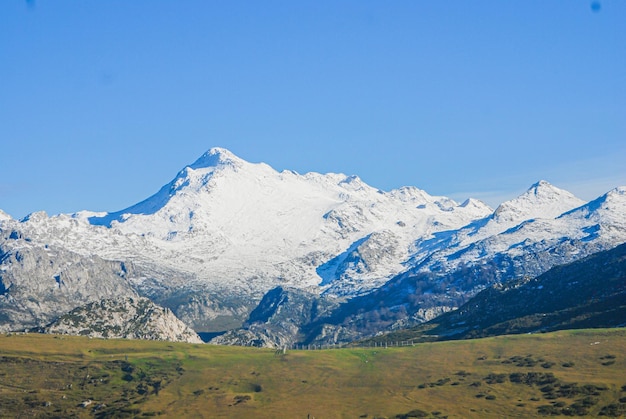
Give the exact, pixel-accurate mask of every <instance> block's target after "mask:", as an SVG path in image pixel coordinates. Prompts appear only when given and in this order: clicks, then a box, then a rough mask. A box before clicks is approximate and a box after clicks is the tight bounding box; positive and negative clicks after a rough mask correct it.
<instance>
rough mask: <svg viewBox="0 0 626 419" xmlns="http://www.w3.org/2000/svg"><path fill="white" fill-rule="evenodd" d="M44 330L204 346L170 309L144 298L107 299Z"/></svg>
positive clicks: (91, 304) (89, 305)
mask: <svg viewBox="0 0 626 419" xmlns="http://www.w3.org/2000/svg"><path fill="white" fill-rule="evenodd" d="M42 331H43V332H45V333H55V334H64V335H82V336H91V337H98V338H124V339H144V340H165V341H170V342H187V343H202V340H201V339H200V337H199V336H198V334H197V333H196V332H194V331H193V330H191V329H190V328H189V327H188V326H187V325H185V324H184V323H183V322H181V321H180V320H179V319H178V318H176V316H174V313H172V311H171V310H169V309H166V308H163V307H159V306H157V305H156V304H154V303H153V302H152V301H150V300H149V299H147V298H142V297H128V298H118V299H105V300H100V301H97V302H93V303H89V304H87V305H85V306H81V307H77V308H75V309H73V310H72V311H70V312H69V313H67V314H64V315H63V316H61V317H59V318H58V319H57V320H55V321H53V322H52V323H50V324H49V325H47V326H46V327H44V328H43V329H42Z"/></svg>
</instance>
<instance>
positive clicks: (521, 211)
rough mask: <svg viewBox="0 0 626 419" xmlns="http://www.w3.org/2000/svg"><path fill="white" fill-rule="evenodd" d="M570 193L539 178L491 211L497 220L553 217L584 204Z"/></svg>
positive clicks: (513, 220) (511, 220)
mask: <svg viewBox="0 0 626 419" xmlns="http://www.w3.org/2000/svg"><path fill="white" fill-rule="evenodd" d="M584 204H585V201H583V200H581V199H579V198H577V197H576V196H574V195H573V194H572V193H570V192H568V191H566V190H564V189H560V188H557V187H556V186H554V185H552V184H551V183H550V182H547V181H545V180H540V181H539V182H537V183H534V184H533V185H531V187H530V188H528V190H527V191H526V192H524V193H523V194H521V195H520V196H518V197H517V198H514V199H512V200H510V201H506V202H503V203H502V204H500V205H499V206H498V208H496V210H495V212H494V213H493V216H494V219H496V220H497V221H506V222H516V221H522V220H524V219H531V218H555V217H557V216H559V215H561V214H563V213H564V212H566V211H569V210H571V209H574V208H576V207H579V206H581V205H584Z"/></svg>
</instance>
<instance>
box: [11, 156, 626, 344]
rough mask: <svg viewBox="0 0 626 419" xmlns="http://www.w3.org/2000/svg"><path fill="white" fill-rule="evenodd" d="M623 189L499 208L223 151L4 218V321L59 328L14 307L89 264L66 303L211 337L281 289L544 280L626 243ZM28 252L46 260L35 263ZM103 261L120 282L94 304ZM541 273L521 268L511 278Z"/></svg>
mask: <svg viewBox="0 0 626 419" xmlns="http://www.w3.org/2000/svg"><path fill="white" fill-rule="evenodd" d="M624 191H625V188H618V189H616V190H614V191H612V192H610V193H609V194H607V195H605V196H604V197H601V198H599V199H598V200H596V201H592V202H591V203H588V204H586V203H585V202H584V201H582V200H580V199H578V198H576V197H575V196H573V195H572V194H570V193H569V192H566V191H563V190H561V189H558V188H556V187H554V186H552V185H550V184H549V183H548V182H545V181H541V182H538V183H537V184H535V185H532V186H531V188H530V189H529V190H528V191H527V192H526V193H524V194H523V195H521V196H520V197H518V198H516V199H513V200H511V201H508V202H505V203H503V204H502V205H500V206H499V207H498V208H497V209H496V210H495V211H493V210H492V209H491V208H489V207H488V206H487V205H485V204H484V203H482V202H480V201H477V200H474V199H468V200H467V201H466V202H464V203H462V204H458V203H456V202H454V201H453V200H451V199H449V198H446V197H437V196H431V195H429V194H427V193H426V192H425V191H422V190H420V189H417V188H415V187H404V188H400V189H397V190H392V191H389V192H385V191H381V190H378V189H376V188H373V187H371V186H369V185H367V184H365V183H364V182H363V181H362V180H361V179H359V178H358V177H357V176H347V175H343V174H333V173H330V174H319V173H307V174H303V175H301V174H298V173H295V172H293V171H283V172H278V171H276V170H274V169H272V168H271V167H269V166H268V165H266V164H263V163H249V162H246V161H244V160H242V159H240V158H238V157H237V156H235V155H233V154H232V153H230V152H229V151H227V150H224V149H220V148H214V149H211V150H209V151H208V152H207V153H205V154H204V155H203V156H201V157H200V158H199V159H198V160H196V161H195V162H194V163H193V164H191V165H189V166H187V167H185V168H184V169H183V170H181V171H180V172H179V173H178V174H177V175H176V177H175V178H174V179H173V180H172V181H171V182H170V183H168V184H167V185H165V186H163V187H162V188H161V189H160V190H159V191H158V192H157V193H155V194H154V195H152V196H151V197H149V198H147V199H145V200H144V201H142V202H140V203H138V204H136V205H133V206H131V207H129V208H126V209H124V210H121V211H116V212H113V213H96V212H90V211H81V212H77V213H74V214H60V215H55V216H52V217H49V216H48V215H47V214H45V213H42V212H40V213H34V214H31V215H29V216H28V217H26V218H24V219H22V220H14V219H12V218H11V217H9V216H8V215H6V214H4V213H2V212H0V233H2V234H0V239H1V240H0V280H1V281H0V284H1V285H0V320H2V319H6V320H2V321H3V322H4V323H5V324H12V323H11V322H17V323H16V324H17V325H19V326H26V325H27V326H29V327H33V326H42V325H44V324H46V323H48V322H49V321H50V316H52V315H53V314H51V313H56V314H54V315H57V314H58V312H59V311H60V310H61V308H60V307H61V306H55V307H54V309H53V308H52V307H49V306H47V305H46V304H44V306H43V308H41V307H39V308H38V309H37V310H39V311H37V310H35V311H33V309H32V308H30V309H27V312H28V313H30V314H29V315H30V320H28V319H29V317H28V316H29V315H27V314H24V313H22V314H20V315H17V314H16V313H13V312H11V310H15V308H14V306H15V304H14V302H15V299H17V300H19V301H22V299H23V298H24V297H25V296H26V295H27V294H28V292H30V290H31V289H34V288H37V289H38V290H39V291H38V292H39V293H40V294H41V295H42V297H37V298H44V297H43V295H44V294H45V293H46V292H48V294H49V295H57V294H58V293H59V292H61V293H63V292H66V291H65V289H64V288H63V287H62V286H61V285H62V284H60V283H59V281H58V280H57V279H58V278H63V275H66V276H67V275H68V274H69V272H72V269H75V266H77V265H80V266H83V267H84V270H83V271H81V272H82V274H81V275H82V276H81V281H80V284H81V286H83V287H86V289H88V290H90V291H88V292H85V293H84V294H80V295H81V296H80V297H77V294H76V293H74V294H71V295H70V294H67V295H66V294H63V295H65V297H63V298H65V300H63V301H68V299H69V300H71V299H76V306H78V305H83V304H87V303H90V302H93V301H98V300H99V299H101V298H114V297H117V296H121V297H123V296H129V293H137V294H139V295H142V296H147V297H149V298H150V299H152V300H153V301H155V302H156V303H157V304H159V305H161V306H164V307H168V308H171V309H172V310H173V311H174V313H175V314H176V315H177V316H178V317H179V318H180V319H181V320H183V321H184V322H186V323H187V324H189V325H191V326H192V327H193V328H194V329H195V330H196V331H200V332H209V331H219V330H225V329H231V328H234V327H237V326H238V325H241V324H242V322H243V321H244V320H245V319H246V318H247V316H248V314H249V313H250V312H251V311H252V310H253V309H254V308H255V306H256V304H257V303H258V302H259V301H261V298H262V297H263V295H264V294H265V293H266V292H268V291H270V290H271V289H275V288H276V287H285V289H293V290H302V291H303V293H304V294H303V295H309V294H310V295H316V296H327V297H328V298H332V299H334V298H351V297H355V296H359V295H360V296H365V295H367V294H368V293H370V292H372V291H373V290H378V289H383V288H384V287H383V288H380V287H382V286H383V285H384V284H386V283H387V282H388V281H390V280H393V279H394V278H402V277H406V276H407V275H409V276H410V275H414V274H416V273H419V272H431V273H436V274H448V273H450V272H453V271H458V270H459V269H461V268H467V267H468V266H475V265H477V264H478V265H480V264H483V263H487V262H489V263H491V264H492V265H494V266H496V265H497V263H495V262H494V261H497V260H507V261H508V262H507V263H509V264H513V265H515V264H518V265H519V266H521V264H523V262H524V260H527V259H528V258H531V259H532V258H535V259H537V260H540V262H541V263H536V264H535V265H536V269H534V271H537V272H542V271H545V270H546V269H548V268H549V267H551V266H554V265H555V264H557V263H560V262H562V261H563V260H566V259H567V261H570V260H573V259H575V258H576V257H582V256H584V255H586V254H589V253H591V252H592V251H594V250H603V249H605V248H610V247H614V246H616V245H618V244H620V243H622V242H624V241H626V229H625V228H624V227H625V226H624V219H626V217H625V214H626V204H625V202H626V198H625V196H624V195H625V194H624ZM547 251H550V252H553V253H554V255H553V254H547V255H544V254H543V253H545V252H547ZM25 252H28V253H25ZM51 252H53V253H54V252H56V253H58V254H62V257H56V256H54V254H52V253H51ZM18 254H20V255H23V254H29V255H39V256H32V257H33V258H34V261H33V262H32V263H29V264H26V263H24V262H23V261H22V260H19V258H18V256H17V255H18ZM103 262H107V263H110V265H107V266H108V267H107V268H106V269H105V270H104V271H106V272H109V273H107V274H106V275H109V277H110V278H111V279H110V281H113V282H115V281H117V282H119V283H120V284H121V285H119V286H116V287H113V288H111V287H109V290H112V291H110V292H108V293H106V294H102V293H101V294H102V295H101V296H99V297H98V298H94V297H93V296H90V295H91V294H92V293H94V292H95V291H93V290H95V289H98V278H97V277H98V275H99V274H98V272H100V271H102V267H101V266H102V263H103ZM47 263H49V264H50V265H53V268H50V267H49V266H48V265H46V264H47ZM507 266H508V265H507ZM516 266H517V265H516ZM120 267H123V269H122V268H120ZM494 269H496V270H498V269H500V270H502V272H500V274H499V276H498V277H497V278H496V279H497V280H506V279H507V278H508V276H507V275H508V274H507V271H506V269H509V268H507V267H504V266H496V267H495V268H494ZM104 271H102V272H104ZM531 271H532V270H524V269H521V268H520V269H517V270H516V269H512V270H510V276H511V277H514V276H518V275H520V274H526V273H528V272H531ZM534 271H532V272H534ZM85 272H92V273H91V274H87V273H85ZM111 275H112V276H111ZM68 277H69V276H68ZM27 278H28V279H27ZM55 278H57V279H55ZM113 282H111V283H113ZM66 283H67V281H66ZM77 283H78V282H77ZM483 285H484V284H483V283H481V282H480V281H478V282H477V285H476V286H477V287H481V286H483ZM55 287H56V288H55ZM59 290H61V291H59ZM129 290H130V291H129ZM18 291H19V293H18ZM55 293H56V294H55ZM48 294H45V295H48ZM38 295H39V294H38ZM45 298H48V300H46V301H51V302H56V301H57V300H58V299H56V297H55V298H51V297H49V296H48V297H45ZM37 301H39V300H37ZM11 304H13V306H11ZM20 304H26V303H24V302H21V303H20ZM29 304H30V305H37V304H39V303H37V302H35V303H33V302H31V303H29ZM55 304H56V303H55ZM11 307H13V308H11ZM25 307H26V305H25ZM71 308H72V307H69V308H68V307H66V305H63V306H62V309H63V310H65V311H68V310H69V309H71ZM25 310H26V309H25ZM28 310H30V311H28ZM9 312H11V313H13V314H11V316H9V317H5V314H3V313H9ZM44 312H46V313H49V315H46V316H44V315H43V313H44ZM20 313H21V312H20ZM33 313H35V314H33ZM37 313H39V314H37ZM40 316H42V319H39V317H40ZM43 317H45V319H43ZM17 319H21V320H19V321H18V320H17ZM44 320H45V322H44ZM7 327H8V326H7Z"/></svg>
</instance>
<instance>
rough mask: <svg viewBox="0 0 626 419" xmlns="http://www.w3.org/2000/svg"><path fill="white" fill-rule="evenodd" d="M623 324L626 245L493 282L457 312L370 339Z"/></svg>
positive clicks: (461, 336)
mask: <svg viewBox="0 0 626 419" xmlns="http://www.w3.org/2000/svg"><path fill="white" fill-rule="evenodd" d="M624 325H626V244H623V245H621V246H618V247H616V248H614V249H612V250H608V251H604V252H599V253H596V254H594V255H591V256H589V257H587V258H585V259H582V260H580V261H577V262H574V263H570V264H567V265H563V266H558V267H555V268H552V269H550V270H549V271H548V272H546V273H544V274H543V275H540V276H538V277H536V278H533V279H528V278H525V279H521V280H516V281H511V282H508V283H505V284H496V285H494V286H492V287H490V288H488V289H486V290H484V291H482V292H480V293H479V294H478V295H476V296H475V297H474V298H472V299H471V300H469V301H468V302H467V303H466V304H464V305H463V306H461V307H460V308H459V309H458V310H455V311H452V312H448V313H445V314H443V315H441V316H439V317H437V318H436V319H433V320H431V321H430V322H428V323H424V324H423V325H420V326H417V327H414V328H410V329H406V330H402V331H398V332H393V333H390V334H387V335H384V336H379V337H377V338H375V340H407V339H421V340H437V339H438V340H448V339H466V338H477V337H487V336H496V335H502V334H515V333H529V332H539V331H541V332H543V331H555V330H562V329H580V328H596V327H618V326H624Z"/></svg>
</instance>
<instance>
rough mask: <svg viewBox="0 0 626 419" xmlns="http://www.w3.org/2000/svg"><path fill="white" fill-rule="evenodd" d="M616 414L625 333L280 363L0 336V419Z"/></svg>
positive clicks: (624, 411)
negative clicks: (59, 418)
mask: <svg viewBox="0 0 626 419" xmlns="http://www.w3.org/2000/svg"><path fill="white" fill-rule="evenodd" d="M548 414H549V415H556V414H558V415H576V414H588V415H590V416H600V415H606V416H607V417H619V416H622V417H623V416H624V415H626V329H603V330H576V331H566V332H558V333H546V334H538V335H516V336H503V337H496V338H487V339H476V340H466V341H450V342H437V343H423V344H419V345H415V346H408V347H400V348H395V347H394V348H386V349H385V348H376V349H375V348H370V349H366V348H355V349H331V350H316V351H287V352H286V353H285V354H283V353H280V352H279V353H276V352H275V351H273V350H267V349H257V348H241V347H220V346H211V345H189V344H174V343H168V342H148V341H130V340H100V339H88V338H81V337H66V336H63V337H61V336H50V335H37V334H26V335H24V334H21V335H17V334H12V335H2V336H0V417H7V418H8V417H10V418H14V417H29V418H31V417H63V418H66V417H79V418H83V417H101V418H108V417H151V416H161V417H178V418H181V417H190V418H196V417H198V418H199V417H205V418H216V417H233V418H307V417H309V418H313V417H314V418H317V419H322V418H382V417H387V418H396V417H397V418H408V417H438V418H444V417H449V418H489V417H493V418H502V417H507V418H515V417H519V418H529V417H543V416H545V415H548Z"/></svg>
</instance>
